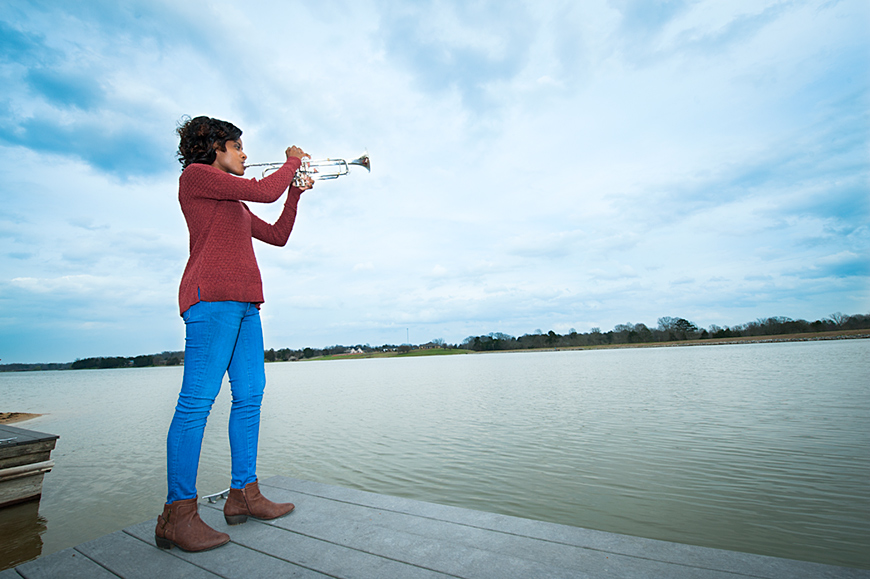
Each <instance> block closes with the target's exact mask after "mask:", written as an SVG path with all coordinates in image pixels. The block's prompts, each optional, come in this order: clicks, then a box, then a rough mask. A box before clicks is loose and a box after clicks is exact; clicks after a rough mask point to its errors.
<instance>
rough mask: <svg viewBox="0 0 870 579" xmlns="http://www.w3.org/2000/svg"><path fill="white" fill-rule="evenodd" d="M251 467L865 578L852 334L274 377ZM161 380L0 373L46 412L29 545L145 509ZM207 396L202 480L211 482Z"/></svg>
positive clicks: (425, 362)
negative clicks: (38, 537) (850, 569)
mask: <svg viewBox="0 0 870 579" xmlns="http://www.w3.org/2000/svg"><path fill="white" fill-rule="evenodd" d="M266 369H267V377H268V381H269V383H268V386H267V390H266V398H265V401H264V409H263V423H262V427H261V439H260V440H261V442H260V459H259V468H258V473H259V475H260V477H261V478H267V477H269V476H272V475H276V474H280V475H286V476H294V477H298V478H302V479H308V480H315V481H319V482H325V483H330V484H337V485H341V486H347V487H352V488H358V489H363V490H368V491H372V492H378V493H383V494H388V495H396V496H404V497H409V498H414V499H419V500H424V501H431V502H437V503H443V504H450V505H456V506H461V507H466V508H472V509H478V510H486V511H493V512H499V513H505V514H509V515H516V516H521V517H527V518H533V519H540V520H546V521H552V522H557V523H564V524H569V525H574V526H581V527H588V528H593V529H600V530H604V531H611V532H618V533H626V534H631V535H638V536H643V537H650V538H656V539H664V540H669V541H676V542H682V543H689V544H696V545H704V546H709V547H717V548H724V549H733V550H738V551H746V552H754V553H761V554H766V555H773V556H779V557H789V558H794V559H804V560H811V561H818V562H823V563H830V564H837V565H849V566H856V567H865V568H870V554H868V551H867V549H866V547H867V545H868V544H870V517H868V516H867V513H868V512H870V488H868V485H867V484H866V483H867V480H870V451H868V448H870V421H868V417H870V387H868V384H867V379H866V377H867V376H868V375H870V340H843V341H837V342H812V343H805V342H804V343H793V344H757V345H740V346H707V347H700V346H699V347H683V348H655V349H642V350H628V349H626V350H607V351H574V352H538V353H530V352H523V353H507V354H504V353H502V354H485V355H468V356H452V357H438V358H406V359H380V360H378V359H372V360H348V361H335V362H302V363H277V364H269V365H267V367H266ZM180 379H181V369H180V368H148V369H126V370H98V371H80V372H54V373H51V372H42V373H33V374H15V375H10V374H6V375H0V389H2V391H3V392H4V405H7V404H8V406H9V407H10V408H12V409H14V410H16V411H21V412H48V413H49V414H48V415H46V416H43V417H40V418H37V419H35V420H33V421H29V422H27V423H24V424H23V425H22V426H24V427H30V428H33V429H35V430H40V431H44V432H52V433H54V434H59V435H60V437H61V438H60V440H59V441H58V445H57V448H56V450H55V451H54V452H53V454H52V458H53V459H54V460H55V462H56V465H55V468H54V469H53V470H52V471H51V472H50V473H48V474H47V475H46V478H45V483H44V487H43V498H42V510H41V512H42V515H43V516H44V517H45V518H46V519H47V520H48V530H47V531H46V532H45V533H44V534H43V535H42V540H43V541H44V543H45V546H44V548H43V552H44V553H46V554H47V553H50V552H54V551H56V550H59V549H61V548H65V547H69V546H72V545H77V544H79V543H82V542H84V541H87V540H90V539H93V538H96V537H98V536H101V535H104V534H106V533H108V532H111V531H115V530H118V529H121V528H123V527H126V526H128V525H131V524H135V523H138V522H141V521H144V520H147V519H151V518H154V517H155V516H156V515H157V514H158V512H159V510H160V508H161V505H162V503H163V500H164V498H165V492H166V483H165V479H164V476H165V466H164V460H165V437H166V430H167V428H168V426H169V422H170V420H171V417H172V411H173V408H174V404H175V399H176V396H177V393H178V388H179V384H180ZM228 390H229V389H228V388H227V387H225V388H224V391H222V393H221V394H220V396H219V398H218V401H217V403H216V404H215V407H214V409H213V411H212V415H211V418H210V419H209V423H208V427H207V429H206V438H205V441H204V444H203V456H202V460H201V462H200V469H199V473H200V474H199V482H198V486H199V492H200V494H201V495H203V494H208V493H212V492H217V491H220V490H223V489H224V488H226V487H227V486H228V483H229V445H228V443H227V436H226V422H227V417H228V414H229V392H228Z"/></svg>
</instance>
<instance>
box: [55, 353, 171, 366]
mask: <svg viewBox="0 0 870 579" xmlns="http://www.w3.org/2000/svg"><path fill="white" fill-rule="evenodd" d="M183 363H184V352H162V353H160V354H151V355H142V356H134V357H132V358H125V357H123V356H115V357H113V358H84V359H82V360H76V361H75V362H73V363H72V364H70V369H71V370H103V369H106V368H147V367H149V366H181V365H182V364H183Z"/></svg>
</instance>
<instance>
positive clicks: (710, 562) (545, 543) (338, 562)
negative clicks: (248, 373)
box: [0, 477, 870, 579]
mask: <svg viewBox="0 0 870 579" xmlns="http://www.w3.org/2000/svg"><path fill="white" fill-rule="evenodd" d="M260 486H261V488H262V489H263V494H265V495H266V496H267V497H269V498H270V499H272V500H278V501H290V502H293V503H295V504H296V510H295V511H294V512H293V513H291V514H290V515H288V516H286V517H284V518H281V519H277V520H275V521H270V522H261V521H256V520H254V519H248V522H247V523H245V524H243V525H238V526H233V527H229V526H227V525H226V523H225V522H224V519H223V513H222V512H221V510H220V509H221V508H222V506H223V501H219V502H218V503H217V504H214V505H211V504H208V503H206V502H204V501H201V503H200V514H201V516H202V518H203V519H204V520H205V521H206V522H207V523H208V524H210V525H212V526H213V527H214V528H216V529H218V530H221V531H224V532H227V533H229V535H230V537H231V538H232V540H231V542H230V543H229V544H228V545H224V546H223V547H220V548H218V549H215V550H213V551H206V552H203V553H185V552H184V551H181V550H180V549H178V548H173V549H172V550H170V551H164V550H161V549H158V548H157V547H156V546H155V544H154V526H155V520H150V521H146V522H144V523H140V524H137V525H133V526H131V527H128V528H126V529H124V530H121V531H117V532H115V533H112V534H110V535H106V536H104V537H101V538H99V539H96V540H93V541H90V542H88V543H84V544H82V545H79V546H77V547H73V548H70V549H66V550H64V551H60V552H57V553H53V554H51V555H48V556H45V557H42V558H40V559H37V560H35V561H31V562H29V563H25V564H23V565H20V566H18V567H16V568H14V569H9V570H6V571H3V572H0V579H20V578H22V577H23V578H24V579H42V578H55V577H57V578H64V579H77V578H82V579H101V578H105V579H110V578H117V577H122V578H124V579H133V578H140V577H141V578H146V577H148V578H151V577H161V578H162V579H169V578H173V577H177V578H181V577H184V578H203V579H206V578H212V579H213V578H217V577H220V578H225V579H230V578H239V579H251V578H258V577H269V578H274V577H280V578H284V577H303V578H315V577H317V578H326V577H333V578H335V577H341V578H354V579H394V578H395V579H399V578H401V579H405V578H426V579H430V578H431V579H434V578H449V577H453V578H468V579H506V578H518V579H536V578H571V579H577V578H587V577H588V578H610V577H613V578H616V577H619V578H625V579H639V578H653V577H661V578H668V579H671V578H673V579H680V578H690V577H691V578H710V579H713V578H716V579H726V578H727V579H740V578H742V577H753V578H759V577H761V578H770V579H802V578H805V579H825V578H867V579H870V570H861V569H852V568H846V567H833V566H829V565H820V564H816V563H806V562H802V561H793V560H788V559H778V558H775V557H766V556H761V555H752V554H747V553H738V552H733V551H723V550H718V549H709V548H705V547H694V546H689V545H682V544H678V543H668V542H664V541H656V540H652V539H642V538H638V537H630V536H626V535H617V534H613V533H605V532H602V531H593V530H589V529H582V528H578V527H570V526H566V525H559V524H554V523H545V522H540V521H533V520H528V519H521V518H517V517H510V516H505V515H497V514H492V513H483V512H478V511H472V510H468V509H462V508H457V507H449V506H443V505H436V504H431V503H424V502H420V501H415V500H411V499H404V498H398V497H389V496H384V495H378V494H373V493H367V492H363V491H358V490H352V489H347V488H342V487H336V486H331V485H326V484H321V483H315V482H309V481H303V480H298V479H293V478H286V477H273V478H270V479H268V480H265V481H261V482H260ZM158 507H159V505H157V506H155V516H156V514H157V510H158Z"/></svg>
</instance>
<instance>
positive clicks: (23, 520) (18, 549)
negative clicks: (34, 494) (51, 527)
mask: <svg viewBox="0 0 870 579" xmlns="http://www.w3.org/2000/svg"><path fill="white" fill-rule="evenodd" d="M45 529H46V521H45V518H43V517H41V516H40V515H39V501H38V500H33V501H27V502H26V503H20V504H17V505H13V506H11V507H5V508H3V509H0V545H2V546H3V548H2V549H0V570H2V569H8V568H9V567H14V566H16V565H20V564H21V563H24V562H26V561H30V560H31V559H36V558H37V557H39V556H40V555H41V554H42V534H43V533H45Z"/></svg>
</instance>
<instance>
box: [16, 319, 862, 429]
mask: <svg viewBox="0 0 870 579" xmlns="http://www.w3.org/2000/svg"><path fill="white" fill-rule="evenodd" d="M867 338H870V330H867V329H859V330H832V331H827V332H804V333H798V334H770V335H755V336H737V337H732V338H705V339H702V338H693V339H690V340H672V341H667V342H635V343H619V344H595V345H582V346H553V347H543V348H504V349H494V350H483V351H477V350H471V349H465V348H456V347H451V348H428V349H422V348H417V349H413V350H411V351H410V352H405V353H400V352H396V351H389V352H380V351H377V352H365V353H363V354H333V355H326V356H315V357H312V358H300V359H296V360H275V361H274V362H273V361H267V362H266V363H267V364H276V363H279V362H297V361H298V362H305V361H326V360H359V359H362V358H406V357H417V356H449V355H454V354H497V353H499V352H553V351H576V350H612V349H622V348H675V347H684V346H723V345H731V344H769V343H776V342H815V341H823V340H850V339H867ZM145 367H149V366H145ZM155 367H156V366H155ZM160 367H162V366H160ZM70 369H72V368H70V363H67V364H8V365H6V364H0V373H4V372H34V371H57V370H70ZM35 416H39V415H38V414H37V415H34V416H31V418H33V417H35ZM29 419H30V418H22V419H19V420H29ZM2 423H3V422H2V420H0V424H2Z"/></svg>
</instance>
